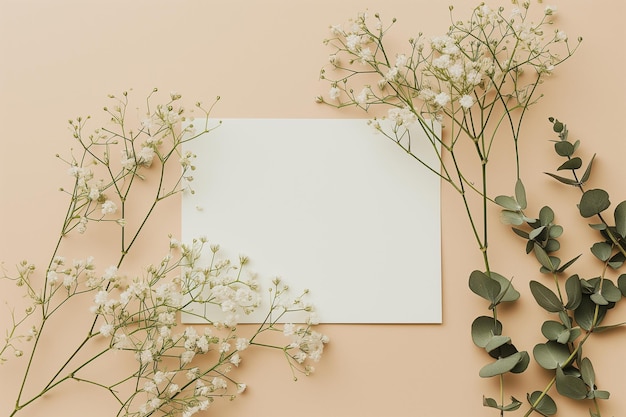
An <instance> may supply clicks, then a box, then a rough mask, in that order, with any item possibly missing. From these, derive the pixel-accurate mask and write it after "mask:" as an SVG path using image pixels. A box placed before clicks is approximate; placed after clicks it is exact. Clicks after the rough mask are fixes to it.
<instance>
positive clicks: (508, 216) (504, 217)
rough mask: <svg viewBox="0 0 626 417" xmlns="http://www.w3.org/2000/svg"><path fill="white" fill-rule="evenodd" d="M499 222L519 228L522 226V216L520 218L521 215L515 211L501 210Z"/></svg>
mask: <svg viewBox="0 0 626 417" xmlns="http://www.w3.org/2000/svg"><path fill="white" fill-rule="evenodd" d="M500 221H501V222H502V223H504V224H512V225H513V226H520V225H522V224H524V216H522V214H521V213H519V212H517V211H511V210H502V211H501V212H500Z"/></svg>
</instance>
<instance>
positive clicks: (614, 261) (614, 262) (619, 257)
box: [608, 252, 626, 269]
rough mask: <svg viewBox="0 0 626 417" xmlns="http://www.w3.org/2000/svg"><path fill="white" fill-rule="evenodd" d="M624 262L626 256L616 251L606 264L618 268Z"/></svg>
mask: <svg viewBox="0 0 626 417" xmlns="http://www.w3.org/2000/svg"><path fill="white" fill-rule="evenodd" d="M624 262H626V257H625V256H624V254H623V253H622V252H617V253H616V254H615V255H613V256H611V257H610V258H609V262H608V265H609V266H610V267H611V268H613V269H619V268H621V267H622V265H624Z"/></svg>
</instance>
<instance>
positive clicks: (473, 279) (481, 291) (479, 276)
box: [469, 271, 501, 304]
mask: <svg viewBox="0 0 626 417" xmlns="http://www.w3.org/2000/svg"><path fill="white" fill-rule="evenodd" d="M469 287H470V290H472V292H474V293H475V294H476V295H479V296H480V297H482V298H484V299H485V300H487V301H489V302H490V303H491V304H494V303H495V302H496V300H497V299H498V294H500V290H501V288H500V284H499V283H498V281H496V280H495V279H493V278H491V277H489V276H487V275H486V274H484V273H482V272H480V271H472V273H471V274H470V278H469Z"/></svg>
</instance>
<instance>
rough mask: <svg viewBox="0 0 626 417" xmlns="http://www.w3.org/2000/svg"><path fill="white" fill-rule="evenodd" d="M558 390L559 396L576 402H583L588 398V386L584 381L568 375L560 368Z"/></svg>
mask: <svg viewBox="0 0 626 417" xmlns="http://www.w3.org/2000/svg"><path fill="white" fill-rule="evenodd" d="M556 390H557V391H558V392H559V394H561V395H563V396H565V397H568V398H572V399H574V400H582V399H584V398H586V397H587V386H586V385H585V383H584V382H583V380H582V379H580V378H577V377H575V376H572V375H566V374H565V373H564V372H563V370H562V369H561V368H560V367H558V368H556Z"/></svg>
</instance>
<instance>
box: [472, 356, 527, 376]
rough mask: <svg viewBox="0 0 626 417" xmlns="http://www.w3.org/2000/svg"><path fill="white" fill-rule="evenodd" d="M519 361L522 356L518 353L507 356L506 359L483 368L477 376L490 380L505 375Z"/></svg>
mask: <svg viewBox="0 0 626 417" xmlns="http://www.w3.org/2000/svg"><path fill="white" fill-rule="evenodd" d="M521 359H522V355H521V354H520V353H519V352H518V353H514V354H513V355H511V356H507V357H506V358H500V359H498V360H496V361H495V362H492V363H489V364H487V365H485V366H483V367H482V368H481V369H480V371H479V373H478V375H480V377H481V378H490V377H492V376H496V375H502V374H505V373H507V372H509V371H510V370H511V369H513V368H514V367H515V365H517V363H518V362H519V361H520V360H521Z"/></svg>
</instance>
